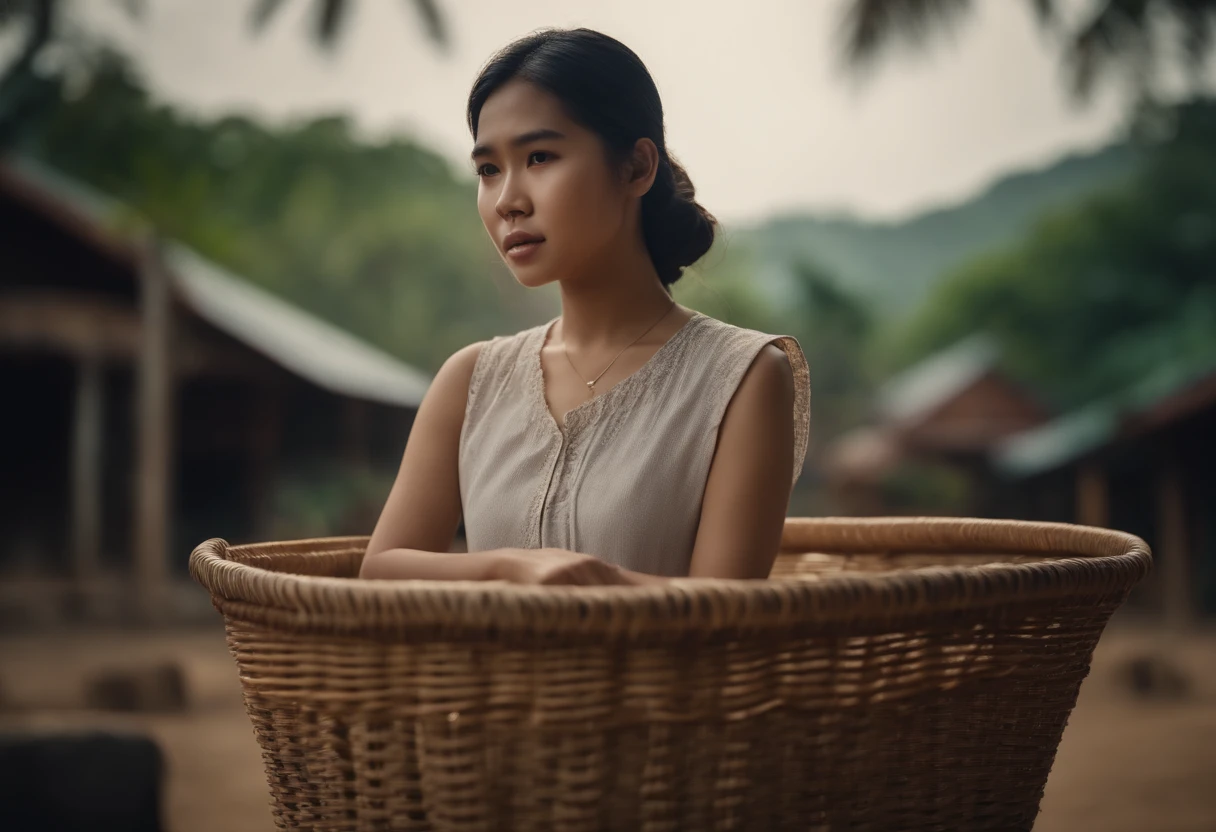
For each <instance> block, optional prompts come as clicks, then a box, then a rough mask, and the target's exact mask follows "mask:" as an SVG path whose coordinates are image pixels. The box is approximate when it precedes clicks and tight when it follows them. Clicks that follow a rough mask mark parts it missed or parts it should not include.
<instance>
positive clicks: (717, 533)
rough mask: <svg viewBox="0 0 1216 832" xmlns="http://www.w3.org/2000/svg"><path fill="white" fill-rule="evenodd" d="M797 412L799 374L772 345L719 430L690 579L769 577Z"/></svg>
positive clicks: (777, 543)
mask: <svg viewBox="0 0 1216 832" xmlns="http://www.w3.org/2000/svg"><path fill="white" fill-rule="evenodd" d="M793 410H794V374H793V371H792V370H791V368H790V364H789V360H788V359H787V358H786V357H785V353H784V352H782V351H781V349H780V348H779V347H776V346H773V345H772V344H769V345H768V346H766V347H765V348H764V349H762V350H761V351H760V353H759V355H757V356H756V360H755V361H753V362H752V365H751V367H750V368H748V371H747V374H746V375H745V376H744V377H743V381H741V382H740V383H739V387H738V389H737V390H736V391H735V395H734V397H733V398H732V399H731V402H730V405H729V406H728V407H727V409H726V414H725V416H723V418H722V424H721V426H720V427H719V428H718V446H717V449H716V450H715V452H714V459H713V462H712V464H711V465H710V469H709V477H708V479H707V481H706V484H705V496H704V497H703V498H702V502H701V521H700V525H698V526H697V541H696V544H695V546H694V547H693V553H692V565H691V568H690V572H689V574H690V575H691V576H692V577H699V578H767V577H768V574H769V572H770V571H771V570H772V568H773V561H774V560H776V557H777V550H778V549H779V548H780V547H781V532H782V530H783V529H784V527H785V513H786V510H787V509H788V507H789V501H790V489H791V483H790V480H791V478H792V476H793V473H794V468H793V465H794V422H793V419H792V418H790V414H791V413H793Z"/></svg>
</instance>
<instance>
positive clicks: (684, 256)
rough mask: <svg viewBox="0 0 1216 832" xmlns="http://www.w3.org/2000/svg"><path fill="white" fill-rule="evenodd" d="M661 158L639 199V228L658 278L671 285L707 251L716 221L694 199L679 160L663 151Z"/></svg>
mask: <svg viewBox="0 0 1216 832" xmlns="http://www.w3.org/2000/svg"><path fill="white" fill-rule="evenodd" d="M661 159H662V161H661V162H660V164H659V172H658V175H657V176H656V177H655V181H654V185H653V186H651V188H650V191H649V192H648V193H647V194H646V196H645V197H643V199H642V230H643V232H644V234H645V237H646V247H647V248H648V249H649V250H650V257H651V259H652V260H653V261H654V265H655V269H656V270H657V271H658V273H659V280H661V281H662V282H663V285H665V286H670V285H671V284H672V283H675V282H676V281H677V280H679V279H680V277H681V276H682V275H683V274H684V269H685V268H686V267H688V266H691V265H692V264H693V263H695V262H697V261H698V260H700V259H701V258H702V257H704V256H705V253H706V252H707V251H709V249H710V247H711V246H712V245H713V244H714V231H715V229H716V227H717V225H718V221H717V220H716V219H715V218H714V216H713V214H711V213H709V211H707V210H705V207H704V206H702V205H701V204H700V203H699V202H697V200H696V193H697V192H696V188H694V187H693V184H692V180H691V179H690V178H689V177H688V173H687V172H685V170H684V168H683V167H682V166H681V165H680V163H679V162H677V161H676V160H675V159H673V158H671V156H670V155H668V154H666V153H664V154H663V155H662V157H661Z"/></svg>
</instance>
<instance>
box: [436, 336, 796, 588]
mask: <svg viewBox="0 0 1216 832" xmlns="http://www.w3.org/2000/svg"><path fill="white" fill-rule="evenodd" d="M557 320H558V319H557V318H554V319H553V320H552V321H550V322H549V323H547V324H544V325H542V326H538V327H534V328H532V329H528V330H524V331H523V332H520V333H518V334H515V335H510V336H500V337H497V338H494V339H493V340H491V341H488V342H486V343H485V344H484V345H483V347H482V350H481V354H480V355H479V356H478V358H477V363H476V365H475V366H474V368H473V375H472V378H471V379H470V382H469V396H468V404H467V406H466V410H465V419H464V426H463V428H462V429H461V434H460V462H459V466H460V498H461V502H462V505H463V508H464V524H465V533H466V539H467V541H468V547H469V551H471V552H477V551H484V550H487V549H498V548H523V549H538V548H559V549H568V550H570V551H574V552H582V553H584V554H589V555H596V556H598V557H600V558H603V559H604V560H606V561H609V562H611V563H615V564H618V565H620V566H622V567H625V568H626V569H632V570H636V571H639V572H649V573H652V574H657V575H687V574H688V569H689V562H690V560H691V557H692V550H693V544H694V543H695V542H696V533H697V525H698V522H699V520H700V517H701V499H702V496H703V495H704V492H705V483H706V479H707V477H708V475H709V468H710V463H711V462H712V461H713V455H714V451H715V448H716V447H717V439H718V427H719V425H720V424H721V422H722V417H723V415H724V414H725V412H726V407H727V405H728V404H729V403H730V400H731V397H732V396H733V395H734V393H735V390H736V388H737V387H738V386H739V382H740V381H742V379H743V376H744V374H745V373H746V372H747V370H748V368H749V367H750V366H751V364H752V361H753V360H754V359H755V358H756V356H757V355H758V354H759V352H760V350H761V349H762V348H763V347H764V346H765V345H766V344H770V343H771V344H776V345H777V346H779V347H780V348H781V349H782V350H783V351H784V352H785V354H786V357H787V358H788V360H789V362H790V367H791V368H792V369H793V373H794V385H795V395H794V412H793V413H792V414H791V418H792V419H793V420H794V479H795V480H797V479H798V475H799V473H801V471H802V463H803V458H804V456H805V455H806V447H807V436H808V433H809V428H810V425H809V419H810V415H809V414H810V407H809V405H810V385H809V377H808V371H807V364H806V358H805V357H804V356H803V353H802V349H801V347H800V346H799V345H798V342H797V341H796V340H795V339H794V338H792V337H789V336H785V335H766V334H765V333H762V332H756V331H754V330H749V329H741V328H739V327H735V326H731V325H730V324H726V323H723V322H722V321H718V320H716V319H714V318H711V317H709V316H707V315H703V314H701V313H696V314H694V316H693V317H692V318H691V319H689V320H688V322H686V323H685V324H684V326H683V327H682V328H681V329H680V330H679V331H678V332H676V334H675V335H673V336H671V338H669V339H668V341H667V343H665V344H664V345H663V346H662V347H660V348H659V350H658V351H657V352H656V353H655V354H654V355H653V356H652V357H651V358H650V360H649V361H647V362H646V364H644V365H643V366H642V367H641V368H640V369H638V370H637V371H636V372H635V373H633V374H632V375H630V376H628V377H626V378H625V379H623V380H622V381H621V382H619V383H618V384H617V385H616V386H614V387H612V388H611V389H609V390H607V391H605V392H604V393H602V394H600V395H598V396H596V397H595V398H593V399H590V400H588V401H587V402H585V403H583V404H581V405H579V406H578V407H576V408H574V409H573V410H571V411H570V412H569V413H567V414H566V419H565V422H566V425H565V432H564V433H563V431H562V430H561V429H560V428H559V427H558V425H557V422H556V421H555V420H554V419H553V416H552V414H551V413H550V412H549V408H548V405H547V404H546V402H545V387H544V375H543V373H542V370H541V360H540V354H541V347H542V345H543V344H544V342H545V339H546V337H547V335H548V333H549V330H550V328H551V327H552V326H553V324H554V323H556V322H557Z"/></svg>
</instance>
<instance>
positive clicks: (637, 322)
mask: <svg viewBox="0 0 1216 832" xmlns="http://www.w3.org/2000/svg"><path fill="white" fill-rule="evenodd" d="M468 122H469V129H470V131H471V132H472V135H473V140H474V143H475V147H474V148H473V154H472V155H473V163H474V165H475V166H476V168H477V175H478V177H479V186H478V197H477V207H478V211H479V212H480V214H481V218H482V221H483V222H484V224H485V228H486V231H487V232H488V233H489V235H490V238H491V239H492V240H493V241H494V244H495V245H496V246H497V247H498V250H499V252H500V253H501V255H502V257H503V259H504V260H505V261H506V263H507V266H508V267H509V268H510V270H511V272H512V273H513V274H514V276H515V278H516V279H517V280H518V281H519V282H520V283H522V284H523V285H524V286H528V287H538V286H543V285H545V284H548V283H553V282H557V283H559V284H560V288H561V301H562V314H561V316H560V317H559V318H555V319H554V320H553V321H550V322H549V323H548V324H545V325H544V326H540V327H535V328H533V329H529V330H525V331H524V332H520V333H517V334H515V335H511V336H507V337H497V338H494V339H492V340H490V341H487V342H482V343H477V344H472V345H471V346H468V347H466V348H464V349H462V350H460V351H459V352H457V353H456V354H454V355H453V356H452V357H451V358H450V359H448V361H447V362H446V363H445V364H444V365H443V367H442V369H440V371H439V373H438V374H437V375H436V377H435V380H434V382H433V383H432V385H431V388H430V390H429V391H428V392H427V395H426V399H425V401H424V402H423V403H422V405H421V407H420V408H419V410H418V415H417V418H416V420H415V422H414V426H413V428H412V430H411V432H410V438H409V442H408V443H407V446H406V449H405V454H404V457H403V459H402V462H401V468H400V472H399V473H398V476H397V480H396V483H395V484H394V486H393V488H392V490H391V493H390V494H389V497H388V501H387V503H386V505H385V507H384V511H383V513H382V514H381V516H380V521H379V522H378V523H377V524H376V529H375V532H374V534H373V535H372V538H371V543H370V545H369V547H368V550H367V555H366V557H365V559H364V561H363V567H362V571H361V576H362V577H366V578H431V579H445V580H508V581H514V582H519V583H558V584H622V583H623V584H644V583H653V582H660V581H664V580H666V579H667V578H668V577H672V576H689V575H691V576H703V577H721V578H763V577H765V576H767V574H768V572H769V569H770V568H771V566H772V563H773V560H774V558H775V557H776V553H777V549H778V546H779V543H780V539H781V531H782V526H783V523H784V518H785V511H786V506H787V505H788V502H789V495H790V489H791V487H792V482H793V481H794V480H796V479H797V477H798V474H799V472H800V471H801V468H802V460H803V456H804V454H805V451H806V443H807V432H808V399H809V390H808V381H807V366H806V360H805V358H804V357H803V354H802V351H801V349H800V348H799V346H798V344H797V342H796V341H795V340H794V339H792V338H789V337H785V336H773V335H766V334H764V333H760V332H754V331H751V330H746V329H740V328H737V327H733V326H730V325H728V324H725V323H723V322H721V321H717V320H715V319H713V318H710V317H708V316H706V315H702V314H700V313H698V312H695V311H693V310H691V309H687V308H685V307H683V306H680V305H679V304H677V303H676V302H675V301H674V299H673V298H672V296H671V284H673V283H674V282H675V281H676V280H678V279H679V278H680V275H681V273H682V272H683V270H684V267H686V266H688V265H690V264H692V263H693V262H695V261H696V260H697V259H699V258H700V257H701V256H702V255H703V254H705V252H706V251H708V250H709V247H710V245H711V244H712V242H713V238H714V227H715V225H716V223H715V220H714V218H713V217H712V216H710V214H709V213H708V212H706V211H705V209H704V208H702V207H701V206H700V205H699V204H698V203H697V202H696V201H694V199H693V195H694V192H693V187H692V183H691V182H690V181H689V179H688V176H687V174H686V173H685V172H684V170H683V168H681V167H680V166H679V164H677V163H676V161H675V160H674V159H672V158H671V156H670V155H669V153H668V151H667V147H666V143H665V139H664V130H663V109H662V105H661V103H660V101H659V95H658V91H657V89H656V88H655V85H654V81H653V80H652V79H651V77H650V74H649V73H648V72H647V70H646V67H645V66H644V65H643V64H642V62H641V60H640V59H639V58H638V57H637V56H636V55H635V54H634V53H633V52H632V51H630V50H629V49H628V48H627V47H626V46H624V45H623V44H621V43H619V42H618V41H616V40H614V39H612V38H610V37H607V36H606V35H603V34H600V33H598V32H593V31H590V30H587V29H576V30H559V31H545V32H540V33H537V34H533V35H530V36H528V37H525V38H523V39H521V40H519V41H516V42H515V43H512V44H511V45H509V46H507V47H506V48H505V49H504V50H503V51H501V52H500V53H499V54H497V55H496V56H495V57H494V58H492V59H491V61H490V62H489V63H488V64H487V65H486V67H485V68H484V69H483V70H482V72H481V74H480V75H479V77H478V78H477V81H476V82H475V83H474V85H473V89H472V92H471V93H470V96H469V103H468ZM462 510H463V516H464V522H465V531H466V535H467V540H468V548H469V553H468V554H462V555H452V554H448V553H447V550H448V548H449V545H450V542H451V540H452V538H453V536H454V533H455V531H456V528H457V526H458V523H459V521H460V518H461V513H462Z"/></svg>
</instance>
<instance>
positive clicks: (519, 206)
mask: <svg viewBox="0 0 1216 832" xmlns="http://www.w3.org/2000/svg"><path fill="white" fill-rule="evenodd" d="M521 179H522V177H520V176H519V175H517V174H516V175H511V174H507V175H505V176H504V177H503V183H502V190H500V191H499V192H498V202H497V203H496V204H495V206H494V210H496V211H497V212H498V216H500V217H502V218H503V219H504V220H505V219H510V218H511V217H513V216H527V215H528V214H530V213H532V201H531V199H530V198H529V197H528V194H527V191H526V189H525V188H524V186H523V182H522V181H521Z"/></svg>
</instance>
